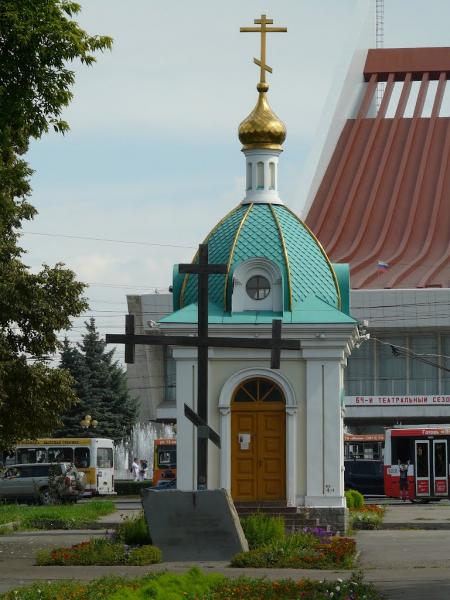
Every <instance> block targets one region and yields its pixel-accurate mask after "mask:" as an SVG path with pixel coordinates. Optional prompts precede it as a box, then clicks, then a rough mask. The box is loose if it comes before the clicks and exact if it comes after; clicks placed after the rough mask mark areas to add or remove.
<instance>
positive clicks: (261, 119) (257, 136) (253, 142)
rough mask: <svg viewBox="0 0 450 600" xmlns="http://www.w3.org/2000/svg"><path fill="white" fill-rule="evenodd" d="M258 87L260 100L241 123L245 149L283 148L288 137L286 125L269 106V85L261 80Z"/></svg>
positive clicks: (240, 130)
mask: <svg viewBox="0 0 450 600" xmlns="http://www.w3.org/2000/svg"><path fill="white" fill-rule="evenodd" d="M257 89H258V92H259V98H258V102H257V103H256V106H255V108H254V109H253V110H252V112H251V113H250V114H249V115H248V117H247V118H246V119H244V120H243V121H242V123H241V124H240V125H239V139H240V141H241V142H242V144H243V146H244V147H243V149H244V150H251V149H253V148H269V149H272V150H281V149H282V148H281V145H282V144H283V142H284V140H285V139H286V126H285V125H284V123H283V121H281V120H280V119H279V118H278V117H277V115H276V114H275V113H274V112H273V110H272V109H271V108H270V106H269V103H268V101H267V96H266V92H267V90H268V89H269V86H268V85H267V84H266V83H262V82H260V83H259V84H258V86H257Z"/></svg>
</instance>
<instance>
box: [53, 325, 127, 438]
mask: <svg viewBox="0 0 450 600" xmlns="http://www.w3.org/2000/svg"><path fill="white" fill-rule="evenodd" d="M114 352H115V350H114V348H113V349H112V350H108V351H107V350H106V343H105V341H104V340H102V339H101V338H100V336H99V334H98V331H97V330H96V327H95V321H94V319H91V320H90V321H89V322H87V323H86V333H85V334H84V335H83V341H82V342H81V344H78V345H77V347H74V346H72V345H71V344H69V342H67V341H66V342H65V343H64V345H63V349H62V352H61V362H60V367H61V368H64V369H67V370H68V371H69V372H70V374H71V375H72V377H73V379H74V381H75V392H76V394H77V396H78V398H79V403H78V404H75V405H74V406H72V407H71V408H70V409H69V410H68V411H67V412H66V414H64V415H63V417H62V421H63V424H64V426H63V427H62V428H58V430H57V431H55V432H54V433H55V435H57V436H64V437H72V436H75V437H77V436H78V437H79V436H85V435H86V433H88V434H89V435H91V436H92V435H95V436H96V437H107V438H112V439H114V440H120V439H122V438H124V437H126V436H127V435H128V434H129V433H130V431H131V428H132V427H133V425H134V424H135V422H136V415H137V399H136V398H134V397H132V396H131V395H130V393H129V391H128V386H127V379H126V374H125V372H124V370H123V369H122V368H121V366H120V365H119V364H118V362H117V361H115V360H114ZM87 414H89V415H91V417H92V419H95V420H96V421H98V425H97V426H96V428H95V429H89V430H88V431H87V430H86V429H83V427H82V426H81V425H80V421H82V420H83V419H84V417H85V416H86V415H87Z"/></svg>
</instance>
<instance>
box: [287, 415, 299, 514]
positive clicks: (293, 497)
mask: <svg viewBox="0 0 450 600" xmlns="http://www.w3.org/2000/svg"><path fill="white" fill-rule="evenodd" d="M286 476H287V478H286V500H287V505H288V506H296V504H297V406H286Z"/></svg>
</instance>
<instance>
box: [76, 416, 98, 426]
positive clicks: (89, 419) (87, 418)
mask: <svg viewBox="0 0 450 600" xmlns="http://www.w3.org/2000/svg"><path fill="white" fill-rule="evenodd" d="M80 425H81V427H82V428H83V429H89V427H92V428H94V429H95V428H96V427H97V425H98V421H96V420H95V419H93V418H92V417H91V415H86V416H85V417H84V419H82V420H81V421H80Z"/></svg>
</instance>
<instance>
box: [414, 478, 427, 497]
mask: <svg viewBox="0 0 450 600" xmlns="http://www.w3.org/2000/svg"><path fill="white" fill-rule="evenodd" d="M417 493H418V494H429V493H430V491H429V487H428V480H427V479H425V480H423V479H422V480H419V481H418V482H417Z"/></svg>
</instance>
